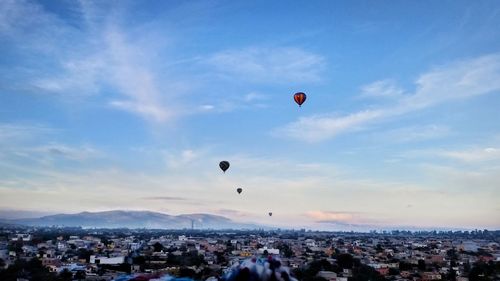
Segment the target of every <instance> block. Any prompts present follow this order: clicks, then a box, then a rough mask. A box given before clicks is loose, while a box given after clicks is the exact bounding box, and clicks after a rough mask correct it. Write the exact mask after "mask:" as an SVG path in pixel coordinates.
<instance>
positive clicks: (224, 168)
mask: <svg viewBox="0 0 500 281" xmlns="http://www.w3.org/2000/svg"><path fill="white" fill-rule="evenodd" d="M219 167H220V168H221V170H222V171H223V172H224V173H225V172H226V171H227V169H229V162H227V161H220V163H219Z"/></svg>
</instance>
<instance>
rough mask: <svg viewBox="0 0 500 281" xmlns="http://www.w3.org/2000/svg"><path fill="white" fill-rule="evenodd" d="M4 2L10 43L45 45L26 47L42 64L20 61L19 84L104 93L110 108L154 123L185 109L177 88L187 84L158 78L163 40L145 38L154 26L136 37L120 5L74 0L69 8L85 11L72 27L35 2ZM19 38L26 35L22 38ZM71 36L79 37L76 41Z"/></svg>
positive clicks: (0, 18) (2, 15)
mask: <svg viewBox="0 0 500 281" xmlns="http://www.w3.org/2000/svg"><path fill="white" fill-rule="evenodd" d="M2 3H3V4H2V5H1V7H2V8H1V9H0V29H1V30H3V32H4V39H5V40H6V42H7V43H9V44H10V47H11V48H13V49H15V50H19V49H22V48H25V47H24V46H26V45H29V46H40V45H43V46H44V48H43V49H42V50H41V51H40V50H35V51H34V50H31V51H30V52H28V53H33V52H34V53H37V54H38V55H39V56H40V60H41V61H43V62H44V63H43V64H40V65H38V64H37V65H29V66H27V65H22V63H23V60H22V59H20V60H19V61H20V62H21V65H17V66H16V67H17V72H16V73H15V75H18V76H19V75H20V76H22V77H17V79H15V80H16V81H17V82H16V83H19V81H20V80H25V81H23V83H22V84H23V85H18V86H16V87H18V88H26V85H30V86H31V88H32V91H35V92H37V93H46V94H57V97H59V98H60V99H63V100H65V101H71V100H72V99H75V98H82V97H88V96H92V95H102V96H105V98H104V99H100V101H105V102H106V103H107V104H108V105H109V106H110V107H112V108H115V109H119V110H124V111H127V112H130V113H133V114H136V115H138V116H141V117H142V118H144V119H146V120H149V121H153V122H165V121H169V120H172V118H174V117H175V116H178V115H180V114H183V112H182V110H180V108H181V107H180V106H179V105H178V104H176V101H177V100H178V99H176V97H177V96H176V94H175V93H180V92H182V91H183V89H184V88H183V87H184V86H183V85H188V84H187V83H186V84H183V83H182V82H179V81H178V79H176V78H172V77H171V76H168V75H162V76H161V77H157V74H158V73H159V72H158V71H157V69H158V67H159V66H160V63H159V62H158V60H157V58H156V56H157V53H158V50H159V49H160V48H161V45H162V40H161V39H157V40H155V41H154V42H151V41H148V40H145V39H147V38H148V36H149V35H150V34H151V33H154V31H151V26H149V27H150V29H144V30H142V32H140V37H139V38H137V37H138V36H136V35H137V34H136V32H137V31H136V29H137V28H138V29H140V27H137V28H136V29H126V28H124V27H123V26H122V25H121V24H120V23H121V21H120V19H119V18H120V17H119V16H118V15H119V13H118V12H117V11H116V9H114V10H113V9H112V10H111V12H109V13H103V12H102V11H101V9H104V8H102V7H99V5H92V4H89V3H87V2H81V5H78V3H71V4H69V5H71V8H72V9H74V10H75V11H77V12H79V13H80V14H81V15H82V16H81V17H80V18H78V17H76V18H74V19H72V20H73V21H75V22H77V23H78V25H79V27H80V28H74V27H73V26H72V25H71V24H70V23H68V22H66V21H64V20H62V19H60V18H59V17H58V16H57V15H55V14H53V13H51V12H50V11H47V10H45V9H44V8H43V6H41V5H37V4H36V3H31V2H23V1H7V2H2ZM108 8H109V7H108ZM27 19H28V20H27ZM30 19H31V20H30ZM155 28H156V27H155ZM6 34H7V35H9V34H10V35H11V36H7V35H6ZM23 34H30V35H31V36H26V35H23ZM0 35H1V34H0ZM19 38H24V39H23V40H21V41H22V42H20V41H18V39H19ZM73 38H77V39H78V44H77V43H76V42H73ZM75 40H76V39H75ZM163 59H165V60H166V61H168V60H169V58H166V57H164V58H163ZM45 65H50V66H51V67H47V66H45ZM22 69H29V71H28V70H22ZM160 73H161V72H160ZM9 75H10V74H9ZM20 78H22V79H20ZM5 84H6V85H9V84H12V83H5ZM78 101H79V102H81V99H79V100H78ZM167 101H168V103H167Z"/></svg>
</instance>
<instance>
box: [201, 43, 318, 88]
mask: <svg viewBox="0 0 500 281" xmlns="http://www.w3.org/2000/svg"><path fill="white" fill-rule="evenodd" d="M207 63H208V64H210V65H213V66H215V67H216V69H218V70H219V71H220V72H221V73H222V74H223V75H227V76H229V77H231V78H232V79H233V78H236V79H241V80H247V81H252V82H272V83H277V82H278V83H289V82H294V83H303V82H317V81H319V80H321V76H320V73H321V71H322V70H323V67H324V64H325V59H324V58H323V57H322V56H320V55H317V54H314V53H311V52H307V51H305V50H302V49H300V48H286V47H276V48H263V47H253V48H245V49H240V50H227V51H224V52H219V53H216V54H214V55H213V56H211V57H210V58H209V59H208V60H207Z"/></svg>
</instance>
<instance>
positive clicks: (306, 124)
mask: <svg viewBox="0 0 500 281" xmlns="http://www.w3.org/2000/svg"><path fill="white" fill-rule="evenodd" d="M382 84H384V83H382ZM416 85H417V87H416V90H415V92H414V93H413V94H407V95H402V96H401V98H399V99H398V101H397V102H396V104H394V105H392V106H387V107H381V108H378V109H370V110H364V111H359V112H355V113H351V114H348V115H345V116H340V117H338V116H335V115H332V114H329V115H313V116H310V117H302V118H299V119H298V120H297V121H295V122H293V123H290V124H288V125H286V126H285V127H283V128H278V129H276V130H275V134H276V135H279V136H286V137H290V138H294V139H299V140H304V141H309V142H315V141H323V140H326V139H330V138H333V137H335V136H337V135H339V134H341V133H347V132H352V131H355V130H359V129H362V128H363V126H365V125H369V124H374V123H378V122H381V121H384V120H386V119H388V118H392V117H397V116H401V115H404V114H407V113H410V112H414V111H417V110H421V109H424V108H428V107H431V106H435V105H438V104H441V103H444V102H449V101H453V100H457V99H465V98H470V97H473V96H478V95H484V94H488V93H491V92H495V91H499V90H500V54H493V55H487V56H482V57H479V58H475V59H470V60H464V61H459V62H456V63H453V64H448V65H445V66H442V67H438V68H435V69H433V70H431V71H429V72H428V73H425V74H423V75H421V76H420V77H419V78H418V79H417V81H416ZM390 87H392V86H390ZM390 87H389V88H390ZM369 88H370V89H371V90H373V89H376V88H379V90H380V91H382V92H381V93H380V94H376V93H374V92H373V91H372V92H371V93H370V95H371V96H377V95H386V92H387V87H386V86H383V87H382V86H380V85H379V86H376V87H373V86H371V87H369ZM391 91H392V92H394V91H393V90H391ZM391 91H389V92H391ZM396 92H397V91H396Z"/></svg>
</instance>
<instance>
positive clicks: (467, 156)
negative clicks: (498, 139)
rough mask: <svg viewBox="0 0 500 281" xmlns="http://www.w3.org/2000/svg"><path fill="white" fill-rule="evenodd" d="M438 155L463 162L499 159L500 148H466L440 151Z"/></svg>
mask: <svg viewBox="0 0 500 281" xmlns="http://www.w3.org/2000/svg"><path fill="white" fill-rule="evenodd" d="M439 155H441V156H443V157H447V158H451V159H455V160H459V161H463V162H483V161H492V160H500V148H494V147H487V148H475V149H468V150H461V151H460V150H455V151H442V152H440V153H439Z"/></svg>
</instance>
